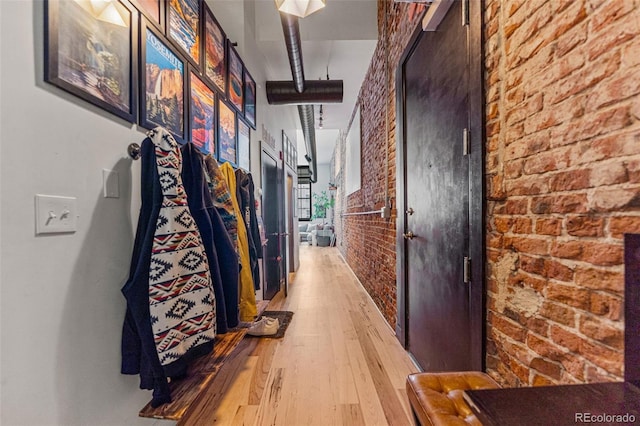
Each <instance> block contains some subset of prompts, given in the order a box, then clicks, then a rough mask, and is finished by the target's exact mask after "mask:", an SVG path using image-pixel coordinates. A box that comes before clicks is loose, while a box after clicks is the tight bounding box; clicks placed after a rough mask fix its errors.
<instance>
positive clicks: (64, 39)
mask: <svg viewBox="0 0 640 426" xmlns="http://www.w3.org/2000/svg"><path fill="white" fill-rule="evenodd" d="M44 22H45V43H44V52H45V53H44V54H45V61H44V69H45V70H44V71H45V75H44V80H45V81H46V82H49V83H51V84H53V85H55V86H57V87H59V88H61V89H63V90H65V91H67V92H69V93H71V94H73V95H75V96H77V97H79V98H81V99H84V100H85V101H87V102H90V103H92V104H93V105H97V106H99V107H100V108H102V109H104V110H106V111H109V112H110V113H112V114H114V115H117V116H118V117H121V118H123V119H125V120H127V121H129V122H132V123H133V122H135V121H136V118H137V109H138V105H137V81H138V63H137V60H136V58H137V40H138V13H137V11H136V10H135V9H134V8H133V7H132V6H131V5H130V4H129V3H128V2H127V1H126V0H120V1H114V2H110V3H108V4H107V5H102V6H98V5H94V4H93V3H91V2H72V1H64V0H49V1H48V2H47V3H46V7H45V19H44Z"/></svg>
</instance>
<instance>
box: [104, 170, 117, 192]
mask: <svg viewBox="0 0 640 426" xmlns="http://www.w3.org/2000/svg"><path fill="white" fill-rule="evenodd" d="M102 190H103V195H104V198H120V176H119V175H118V172H114V171H113V170H107V169H102Z"/></svg>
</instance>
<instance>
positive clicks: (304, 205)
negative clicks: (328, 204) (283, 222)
mask: <svg viewBox="0 0 640 426" xmlns="http://www.w3.org/2000/svg"><path fill="white" fill-rule="evenodd" d="M298 220H311V182H309V181H302V180H299V181H298Z"/></svg>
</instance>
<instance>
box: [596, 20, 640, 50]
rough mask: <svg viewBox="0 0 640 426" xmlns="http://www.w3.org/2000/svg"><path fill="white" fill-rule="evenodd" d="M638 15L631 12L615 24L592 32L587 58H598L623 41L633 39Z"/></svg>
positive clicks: (636, 30)
mask: <svg viewBox="0 0 640 426" xmlns="http://www.w3.org/2000/svg"><path fill="white" fill-rule="evenodd" d="M637 21H638V17H637V16H636V14H634V13H631V14H627V15H625V17H624V18H623V19H621V20H618V23H617V24H616V25H611V26H608V27H607V28H606V29H604V30H602V31H600V32H599V33H598V34H593V36H592V38H591V40H592V41H591V43H589V60H594V59H597V58H599V57H600V56H601V55H602V54H604V53H606V52H609V51H611V50H613V48H615V47H617V46H620V45H622V44H624V42H625V41H627V40H631V39H633V38H634V37H635V36H636V35H637V34H638V30H639V29H640V28H639V27H638V23H637Z"/></svg>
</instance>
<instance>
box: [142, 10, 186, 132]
mask: <svg viewBox="0 0 640 426" xmlns="http://www.w3.org/2000/svg"><path fill="white" fill-rule="evenodd" d="M186 75H187V61H186V59H184V58H183V57H182V56H181V55H180V54H179V53H177V52H175V51H174V50H173V48H172V45H171V43H169V41H168V40H167V39H166V38H165V37H164V36H163V35H162V34H160V33H159V32H158V31H157V30H156V29H155V27H154V26H152V25H150V24H149V23H148V22H147V20H146V19H144V18H143V19H142V21H141V24H140V81H141V84H140V122H139V124H140V126H142V127H144V128H146V129H152V128H154V127H156V126H161V127H164V128H165V129H166V130H167V131H169V132H171V133H172V134H173V136H174V137H175V138H176V140H178V141H179V142H184V141H185V139H186V137H185V136H186V135H185V128H186V122H187V109H188V108H187V105H186V101H185V99H186V93H187V85H186ZM159 79H162V80H159ZM158 81H162V82H163V84H162V85H160V84H156V83H157V82H158ZM148 83H150V84H149V85H150V86H151V85H153V88H150V87H147V84H148ZM158 90H161V92H158Z"/></svg>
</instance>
